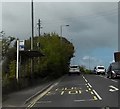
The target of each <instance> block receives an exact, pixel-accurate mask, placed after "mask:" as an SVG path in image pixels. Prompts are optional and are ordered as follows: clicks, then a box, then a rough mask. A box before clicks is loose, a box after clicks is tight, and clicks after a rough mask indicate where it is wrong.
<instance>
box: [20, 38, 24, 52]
mask: <svg viewBox="0 0 120 109" xmlns="http://www.w3.org/2000/svg"><path fill="white" fill-rule="evenodd" d="M24 49H25V40H20V41H19V50H20V51H24Z"/></svg>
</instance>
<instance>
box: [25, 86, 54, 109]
mask: <svg viewBox="0 0 120 109" xmlns="http://www.w3.org/2000/svg"><path fill="white" fill-rule="evenodd" d="M54 85H55V84H53V85H52V86H50V87H49V88H48V89H47V90H46V91H44V92H43V93H41V94H40V95H38V96H37V97H36V98H34V99H33V100H32V101H31V102H30V104H29V105H28V106H27V108H26V109H29V108H31V107H33V106H34V105H35V103H36V102H37V101H38V100H39V99H40V98H42V97H43V96H44V95H46V94H47V93H48V92H49V91H50V90H51V89H52V88H53V87H54Z"/></svg>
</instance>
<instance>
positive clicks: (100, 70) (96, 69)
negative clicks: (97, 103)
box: [94, 65, 106, 75]
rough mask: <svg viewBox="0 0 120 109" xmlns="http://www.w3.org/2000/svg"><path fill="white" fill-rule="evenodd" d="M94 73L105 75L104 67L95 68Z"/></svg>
mask: <svg viewBox="0 0 120 109" xmlns="http://www.w3.org/2000/svg"><path fill="white" fill-rule="evenodd" d="M94 72H95V73H96V74H103V75H105V72H106V69H105V67H104V66H101V65H100V66H96V67H95V68H94Z"/></svg>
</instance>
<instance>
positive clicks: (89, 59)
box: [2, 2, 118, 68]
mask: <svg viewBox="0 0 120 109" xmlns="http://www.w3.org/2000/svg"><path fill="white" fill-rule="evenodd" d="M30 6H31V3H30V2H18V3H15V2H10V3H8V2H4V3H2V29H3V30H4V31H5V34H6V36H9V35H12V36H15V37H19V38H20V39H21V40H22V39H28V38H29V37H30V36H31V7H30ZM38 19H41V25H42V27H43V28H42V30H41V34H43V33H48V32H56V33H58V34H60V25H66V24H69V25H70V26H69V27H63V28H62V30H63V36H64V37H66V38H67V39H68V40H69V41H71V42H72V43H73V44H74V46H75V57H74V58H73V59H72V61H71V63H72V64H80V65H85V66H86V67H87V68H89V67H90V68H93V67H94V66H96V65H100V64H101V65H105V67H107V66H108V65H109V63H110V62H112V61H113V53H114V52H115V51H118V3H117V2H72V3H70V2H66V3H63V2H61V3H57V2H56V3H55V2H46V3H41V2H34V27H35V28H34V29H35V35H38V31H37V22H38Z"/></svg>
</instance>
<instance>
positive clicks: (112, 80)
mask: <svg viewBox="0 0 120 109" xmlns="http://www.w3.org/2000/svg"><path fill="white" fill-rule="evenodd" d="M96 76H99V77H102V78H105V79H109V78H107V77H106V76H102V75H96ZM109 80H111V81H113V82H116V83H117V82H118V81H116V80H113V79H109Z"/></svg>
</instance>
